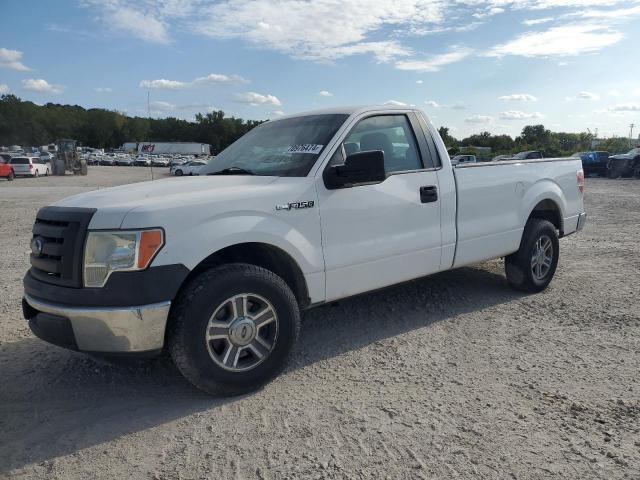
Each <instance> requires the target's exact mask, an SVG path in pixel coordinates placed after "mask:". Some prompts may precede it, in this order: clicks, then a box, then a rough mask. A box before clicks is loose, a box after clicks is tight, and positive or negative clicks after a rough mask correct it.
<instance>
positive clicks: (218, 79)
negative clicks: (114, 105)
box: [140, 73, 248, 90]
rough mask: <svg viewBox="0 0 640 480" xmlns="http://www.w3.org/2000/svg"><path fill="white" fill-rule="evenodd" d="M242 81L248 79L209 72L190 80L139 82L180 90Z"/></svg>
mask: <svg viewBox="0 0 640 480" xmlns="http://www.w3.org/2000/svg"><path fill="white" fill-rule="evenodd" d="M243 83H248V80H246V79H244V78H242V77H241V76H240V75H224V74H222V73H210V74H209V75H205V76H204V77H198V78H196V79H195V80H193V81H192V82H183V81H181V80H166V79H164V78H160V79H158V80H142V81H141V82H140V87H142V88H157V89H166V90H182V89H185V88H190V87H193V86H197V85H224V84H243Z"/></svg>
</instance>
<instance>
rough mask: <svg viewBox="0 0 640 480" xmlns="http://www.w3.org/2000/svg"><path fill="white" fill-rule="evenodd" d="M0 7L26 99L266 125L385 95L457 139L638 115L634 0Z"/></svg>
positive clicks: (113, 1) (579, 127)
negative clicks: (220, 115)
mask: <svg viewBox="0 0 640 480" xmlns="http://www.w3.org/2000/svg"><path fill="white" fill-rule="evenodd" d="M0 15H1V16H2V18H3V19H4V21H3V27H2V33H1V34H0V94H5V93H12V94H14V95H16V96H18V97H20V98H22V99H26V100H31V101H33V102H36V103H38V104H45V103H47V102H53V103H63V104H76V105H81V106H83V107H85V108H92V107H99V108H106V109H110V110H118V111H121V112H124V113H126V114H128V115H132V116H147V94H149V104H150V110H151V116H152V117H156V118H158V117H166V116H175V117H179V118H185V119H193V117H194V115H195V113H197V112H207V111H212V110H218V109H221V110H223V111H225V113H226V114H227V115H234V116H239V117H242V118H245V119H255V120H264V119H269V118H277V117H278V116H281V115H284V114H293V113H296V112H301V111H305V110H313V109H318V108H325V107H335V106H341V105H362V104H381V103H397V104H407V105H414V106H417V107H419V108H421V109H422V110H424V111H425V112H426V113H427V114H428V115H429V116H430V118H431V120H432V121H433V123H434V124H435V125H436V126H441V125H444V126H447V127H449V128H450V131H451V133H452V134H453V135H454V136H456V137H458V138H463V137H465V136H468V135H470V134H472V133H478V132H481V131H485V130H488V131H490V132H492V133H495V134H501V133H506V134H509V135H512V136H515V135H518V134H519V133H520V132H521V130H522V128H523V127H524V126H525V125H530V124H540V123H542V124H544V125H545V126H546V127H547V128H549V129H551V130H554V131H566V132H581V131H586V130H587V128H588V129H591V131H592V132H593V131H594V130H595V129H598V132H599V134H600V136H611V135H617V136H628V135H629V124H630V123H632V122H633V123H636V124H640V57H639V55H638V53H639V49H638V45H640V27H639V25H640V0H457V1H447V0H394V1H381V0H369V1H361V0H352V1H348V2H347V1H342V2H341V1H334V0H315V1H305V0H221V1H215V2H214V1H206V0H164V1H159V0H158V1H157V0H59V1H55V2H50V1H39V2H38V1H33V0H0ZM639 131H640V127H638V128H636V132H639ZM634 136H635V133H634Z"/></svg>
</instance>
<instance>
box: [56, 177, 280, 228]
mask: <svg viewBox="0 0 640 480" xmlns="http://www.w3.org/2000/svg"><path fill="white" fill-rule="evenodd" d="M277 180H278V177H271V176H269V177H267V176H250V175H219V176H218V175H216V176H202V177H200V176H198V177H181V178H167V179H162V180H155V181H148V182H141V183H131V184H128V185H121V186H118V187H111V188H104V189H99V190H94V191H92V192H87V193H81V194H79V195H74V196H71V197H68V198H65V199H64V200H61V201H59V202H57V203H55V204H54V205H56V206H61V207H84V208H95V209H97V212H96V213H95V215H94V218H93V219H92V221H91V225H90V228H92V229H102V228H120V227H121V226H122V224H123V221H124V218H125V217H126V215H127V213H129V212H131V211H133V210H136V211H137V210H154V211H158V210H163V209H169V208H175V207H176V206H183V207H188V206H189V205H194V206H195V205H201V204H209V205H211V203H213V202H219V201H223V200H227V201H229V200H232V199H238V198H247V197H253V198H255V197H256V195H260V194H259V193H257V192H258V190H260V189H263V188H265V187H267V186H269V185H271V184H273V183H274V182H275V181H277Z"/></svg>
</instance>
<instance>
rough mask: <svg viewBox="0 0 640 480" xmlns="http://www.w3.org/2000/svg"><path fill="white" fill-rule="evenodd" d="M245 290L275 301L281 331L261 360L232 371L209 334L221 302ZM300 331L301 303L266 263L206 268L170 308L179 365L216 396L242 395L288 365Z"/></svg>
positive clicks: (171, 336) (170, 328)
mask: <svg viewBox="0 0 640 480" xmlns="http://www.w3.org/2000/svg"><path fill="white" fill-rule="evenodd" d="M245 293H249V294H255V295H259V296H261V297H263V298H265V299H267V300H268V302H270V303H271V305H272V306H273V309H274V310H275V313H276V319H275V323H276V324H277V327H276V328H277V330H276V332H277V335H276V338H275V340H274V343H273V347H272V349H271V350H270V352H269V353H268V354H266V355H265V356H264V359H263V360H261V363H258V364H257V365H255V366H253V367H252V368H251V369H249V370H245V371H230V370H228V369H225V368H223V367H222V366H220V365H218V364H217V363H216V362H215V361H214V360H213V358H212V356H211V355H210V353H209V352H210V346H209V345H210V344H209V345H208V344H207V341H206V339H205V335H206V331H207V327H208V324H209V320H210V318H211V316H212V315H213V314H214V313H215V312H216V311H217V310H219V308H220V306H221V305H224V303H225V301H226V300H227V299H229V298H232V297H234V296H235V295H240V294H245ZM299 330H300V310H299V308H298V303H297V301H296V298H295V296H294V295H293V292H292V291H291V289H290V288H289V286H288V285H287V284H286V283H285V282H284V280H282V279H281V278H280V277H279V276H277V275H276V274H275V273H273V272H271V271H269V270H266V269H264V268H261V267H257V266H254V265H248V264H243V263H232V264H228V265H223V266H220V267H216V268H211V269H209V270H206V271H205V272H203V273H201V274H200V275H198V276H197V277H195V278H194V279H193V280H191V281H190V282H189V284H188V285H186V286H185V287H184V288H183V289H182V290H181V292H180V293H179V294H178V297H177V299H176V301H175V302H174V304H173V306H172V309H171V315H170V319H169V325H168V328H167V340H168V346H169V353H170V354H171V357H172V359H173V361H174V363H175V364H176V366H177V367H178V370H180V372H181V373H182V374H183V375H184V376H185V377H186V378H187V379H188V380H189V381H190V382H191V383H193V384H194V385H195V386H196V387H198V388H199V389H201V390H203V391H205V392H207V393H210V394H214V395H239V394H242V393H247V392H250V391H253V390H256V389H258V388H260V387H261V386H262V385H264V384H265V383H267V382H269V381H270V380H271V379H273V378H274V377H276V376H277V375H278V374H279V373H280V372H281V371H282V370H283V369H284V367H285V366H286V364H287V360H288V358H289V354H290V352H291V349H292V347H293V345H294V344H295V341H296V339H297V337H298V332H299ZM229 345H230V344H229ZM236 358H237V357H236Z"/></svg>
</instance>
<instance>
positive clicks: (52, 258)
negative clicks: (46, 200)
mask: <svg viewBox="0 0 640 480" xmlns="http://www.w3.org/2000/svg"><path fill="white" fill-rule="evenodd" d="M94 213H95V209H93V208H72V207H45V208H42V209H40V211H39V212H38V215H37V217H36V223H35V224H34V225H33V240H32V251H33V253H31V256H30V260H31V270H30V272H31V275H33V276H34V277H35V278H37V279H38V280H42V281H43V282H47V283H52V284H54V285H62V286H65V287H75V288H80V287H82V257H83V255H84V252H83V250H84V241H85V238H86V235H87V226H88V225H89V222H90V221H91V217H93V214H94ZM34 247H35V248H34Z"/></svg>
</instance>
